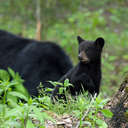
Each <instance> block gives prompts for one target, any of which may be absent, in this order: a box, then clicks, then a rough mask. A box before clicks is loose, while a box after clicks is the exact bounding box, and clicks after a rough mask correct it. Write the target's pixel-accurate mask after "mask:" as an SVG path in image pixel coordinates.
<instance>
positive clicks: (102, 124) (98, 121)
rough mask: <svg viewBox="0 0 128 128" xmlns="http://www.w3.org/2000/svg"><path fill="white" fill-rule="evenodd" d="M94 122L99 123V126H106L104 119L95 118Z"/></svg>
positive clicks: (100, 127)
mask: <svg viewBox="0 0 128 128" xmlns="http://www.w3.org/2000/svg"><path fill="white" fill-rule="evenodd" d="M96 124H97V125H99V128H107V127H108V125H107V124H106V123H105V121H103V120H100V119H97V120H96Z"/></svg>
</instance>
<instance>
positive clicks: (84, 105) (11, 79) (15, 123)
mask: <svg viewBox="0 0 128 128" xmlns="http://www.w3.org/2000/svg"><path fill="white" fill-rule="evenodd" d="M52 83H53V84H54V85H56V84H58V83H57V82H52ZM68 85H70V84H69V81H68V80H66V81H65V83H64V87H63V88H61V90H62V89H63V90H65V87H66V86H68ZM60 92H62V91H60ZM42 95H43V96H41V95H40V96H38V97H35V98H31V97H30V96H29V95H28V93H27V91H26V90H25V89H24V87H23V80H22V79H21V78H20V76H19V75H18V73H15V72H14V71H12V70H11V69H10V68H9V69H8V71H5V70H0V128H23V127H24V128H37V127H38V128H45V127H49V128H52V127H53V128H54V127H60V126H61V127H67V128H72V127H75V128H78V127H91V128H95V127H99V128H107V124H106V123H105V121H104V120H102V119H101V117H100V115H99V113H102V114H103V115H104V116H105V117H106V118H111V117H112V113H111V112H110V111H109V110H107V109H103V107H104V105H105V104H106V103H107V101H108V99H102V98H101V96H98V97H95V96H94V97H93V98H92V97H89V96H88V94H87V93H85V94H81V95H79V96H77V97H75V98H74V97H71V96H70V95H69V94H66V95H67V101H66V102H65V101H63V100H61V101H60V100H59V101H55V102H54V104H53V103H52V101H51V98H50V96H49V95H47V94H45V93H44V90H43V94H42Z"/></svg>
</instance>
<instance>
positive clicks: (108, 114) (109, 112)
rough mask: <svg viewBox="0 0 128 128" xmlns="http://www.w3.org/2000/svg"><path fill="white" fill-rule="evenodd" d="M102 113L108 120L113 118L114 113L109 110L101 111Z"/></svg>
mask: <svg viewBox="0 0 128 128" xmlns="http://www.w3.org/2000/svg"><path fill="white" fill-rule="evenodd" d="M101 112H102V113H103V115H104V116H105V117H107V118H112V116H113V113H112V112H111V111H110V110H109V109H103V110H101Z"/></svg>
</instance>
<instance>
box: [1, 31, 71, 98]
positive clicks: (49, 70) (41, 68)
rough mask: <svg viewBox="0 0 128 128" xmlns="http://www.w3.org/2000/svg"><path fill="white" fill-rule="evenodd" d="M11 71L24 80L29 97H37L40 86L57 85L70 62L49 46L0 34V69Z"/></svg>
mask: <svg viewBox="0 0 128 128" xmlns="http://www.w3.org/2000/svg"><path fill="white" fill-rule="evenodd" d="M8 67H10V68H12V69H13V70H14V71H16V72H19V74H20V75H21V77H22V78H23V79H24V80H25V83H24V86H25V87H26V88H27V90H28V92H29V93H30V94H31V95H34V96H36V95H37V94H38V90H37V86H38V85H39V83H40V82H42V83H43V85H44V86H45V87H52V85H51V84H48V83H47V82H46V81H49V80H51V81H57V80H58V79H60V78H61V77H62V76H63V75H64V74H65V73H66V72H67V71H68V70H69V69H71V68H72V63H71V61H70V58H69V57H68V56H67V55H66V53H65V52H64V51H63V50H62V49H61V48H60V47H59V46H58V45H57V44H55V43H53V42H39V41H36V40H31V39H25V38H22V37H19V36H16V35H13V34H11V33H9V32H6V31H3V30H0V68H1V69H7V68H8Z"/></svg>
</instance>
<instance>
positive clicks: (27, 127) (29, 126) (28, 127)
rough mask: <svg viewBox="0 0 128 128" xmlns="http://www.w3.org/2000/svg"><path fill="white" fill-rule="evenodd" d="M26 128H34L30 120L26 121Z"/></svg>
mask: <svg viewBox="0 0 128 128" xmlns="http://www.w3.org/2000/svg"><path fill="white" fill-rule="evenodd" d="M26 128H35V126H34V124H33V123H32V121H31V120H28V121H27V125H26Z"/></svg>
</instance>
